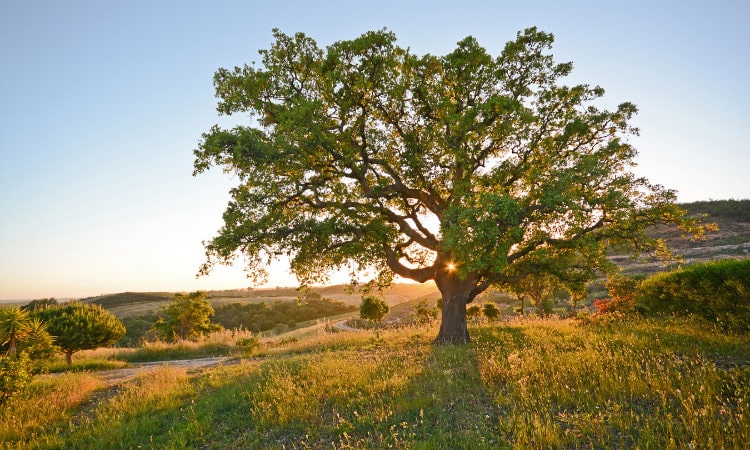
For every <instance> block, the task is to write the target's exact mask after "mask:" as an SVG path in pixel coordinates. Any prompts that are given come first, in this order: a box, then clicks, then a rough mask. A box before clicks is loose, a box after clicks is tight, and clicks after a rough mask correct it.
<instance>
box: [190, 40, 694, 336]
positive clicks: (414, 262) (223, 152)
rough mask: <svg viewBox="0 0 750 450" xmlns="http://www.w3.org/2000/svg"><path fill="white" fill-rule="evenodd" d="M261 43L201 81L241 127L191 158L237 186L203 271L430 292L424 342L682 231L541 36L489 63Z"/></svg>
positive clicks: (615, 130)
mask: <svg viewBox="0 0 750 450" xmlns="http://www.w3.org/2000/svg"><path fill="white" fill-rule="evenodd" d="M274 38H275V41H274V43H273V44H272V46H271V47H270V48H269V49H267V50H261V51H260V55H261V64H260V66H258V65H256V64H255V63H253V64H252V65H245V66H243V67H235V68H234V69H231V70H230V69H224V68H221V69H219V70H218V71H217V72H216V74H215V77H214V85H215V88H216V95H217V97H218V99H219V103H218V111H219V112H220V113H222V114H227V115H231V114H247V115H248V116H249V121H248V123H247V124H246V125H240V126H237V127H235V128H232V129H222V128H221V127H219V126H214V127H213V128H211V130H210V131H209V132H207V133H205V134H204V135H203V138H202V140H201V141H200V143H199V146H198V148H197V149H196V150H195V156H196V159H195V173H196V174H197V173H200V172H203V171H205V170H207V169H209V168H211V167H213V166H218V167H222V168H224V169H225V170H226V171H228V172H230V173H232V174H233V175H234V176H236V179H237V185H236V186H235V187H234V188H233V189H232V190H231V200H230V202H229V204H228V206H227V209H226V212H225V213H224V225H223V226H222V228H221V229H220V230H219V232H218V234H217V235H216V236H215V237H214V238H213V239H211V240H210V241H209V242H208V243H207V244H206V254H207V260H206V262H205V264H204V265H203V266H202V267H201V273H208V272H209V271H210V270H211V268H212V267H213V266H214V265H215V264H217V263H231V262H232V261H233V260H234V258H235V257H237V256H238V255H243V256H244V258H245V259H246V261H247V265H248V273H249V275H250V276H251V277H253V278H255V279H256V280H259V279H263V276H264V274H265V267H266V265H267V263H268V262H269V261H270V260H272V259H273V258H276V257H281V256H285V257H288V258H289V259H290V261H291V268H292V271H293V272H294V273H295V274H296V275H297V277H298V278H299V280H300V282H301V283H303V284H305V283H310V282H314V281H317V282H320V281H325V280H326V274H327V273H329V272H330V271H331V270H332V269H336V268H342V267H344V268H349V269H350V270H351V271H352V273H361V272H362V271H364V270H370V271H373V272H371V273H376V274H377V277H378V278H379V279H380V280H381V281H383V282H388V281H389V280H390V279H392V277H393V276H394V275H399V276H401V277H404V278H409V279H412V280H416V281H419V282H425V281H428V280H434V281H435V283H436V284H437V286H438V288H439V289H440V291H441V294H442V297H443V309H442V322H441V324H442V325H441V330H440V334H439V335H438V341H439V342H445V343H450V342H466V341H468V339H469V336H468V331H467V328H466V305H467V304H468V303H470V302H471V301H473V299H474V298H475V297H476V296H477V295H478V294H480V293H481V292H483V291H484V290H486V289H487V288H489V287H490V286H492V285H497V284H503V283H508V282H512V281H513V280H515V279H519V278H520V277H523V276H525V274H526V273H525V272H527V271H537V272H538V271H544V270H547V268H554V270H556V271H557V272H558V273H557V274H556V276H558V277H559V278H565V279H573V278H576V277H577V278H578V279H581V280H584V279H585V278H586V277H585V276H584V275H585V274H586V273H590V272H592V271H594V270H605V269H607V268H608V267H609V265H608V261H607V259H606V255H605V249H606V248H607V247H609V246H618V247H624V248H626V249H628V250H630V251H634V252H642V251H647V252H653V251H659V252H663V251H664V250H665V249H664V248H663V245H662V244H661V243H660V242H659V241H657V240H655V239H653V238H651V237H649V235H648V234H646V233H645V230H646V229H647V228H648V227H649V226H651V225H654V224H657V223H662V222H675V223H679V224H681V225H684V226H689V225H690V223H689V222H687V221H686V220H685V215H684V212H683V211H682V210H681V209H679V208H678V207H676V206H675V205H674V200H675V193H674V192H673V191H671V190H668V189H665V188H663V187H661V186H658V185H654V184H652V183H650V182H649V181H648V180H646V179H644V178H640V177H637V176H636V175H634V174H633V173H632V170H631V169H632V166H633V158H634V156H635V155H636V150H635V149H634V147H633V146H632V145H631V143H630V142H629V141H628V138H629V137H630V136H633V135H635V134H637V129H635V128H634V127H633V126H632V125H631V124H630V121H631V119H632V117H633V115H634V114H635V113H636V107H635V106H634V105H633V104H632V103H628V102H625V103H622V104H620V105H619V106H618V107H617V108H616V109H614V110H612V111H610V110H607V109H603V108H601V107H599V106H598V105H597V100H598V99H599V98H600V97H602V95H603V94H604V90H603V89H602V88H600V87H598V86H590V85H587V84H580V85H574V86H567V85H565V84H563V83H562V80H563V78H564V77H565V76H567V75H568V74H570V72H571V70H572V67H573V66H572V64H571V63H567V62H565V63H557V62H555V61H554V59H553V57H552V55H551V54H549V50H550V49H551V46H552V43H553V40H554V39H553V36H552V35H551V34H548V33H545V32H542V31H539V30H537V29H536V28H529V29H526V30H524V31H523V32H519V33H518V34H517V36H516V39H515V40H513V41H510V42H508V43H507V44H506V45H505V47H504V48H503V49H502V51H501V52H500V54H499V55H497V56H492V55H491V54H490V53H488V52H487V50H486V49H485V48H483V47H482V46H481V45H480V44H479V43H478V42H477V40H476V39H475V38H473V37H467V38H465V39H463V40H461V41H460V42H458V44H457V47H456V49H455V50H454V51H453V52H451V53H449V54H447V55H445V56H433V55H429V54H427V55H422V56H419V55H415V54H413V53H411V52H410V51H409V49H408V48H403V47H400V46H399V45H397V43H396V36H395V35H394V34H393V33H391V32H389V31H387V30H381V31H371V32H367V33H365V34H363V35H361V36H360V37H358V38H355V39H352V40H345V41H339V42H336V43H333V44H331V45H330V46H328V47H326V48H321V47H319V46H318V44H317V43H316V42H315V41H314V40H313V39H311V38H310V37H308V36H306V35H305V34H303V33H297V34H294V35H293V36H290V35H286V34H284V33H282V32H280V31H278V30H274ZM561 261H564V262H565V263H566V264H562V263H561ZM519 268H524V269H523V270H519ZM563 272H564V273H563Z"/></svg>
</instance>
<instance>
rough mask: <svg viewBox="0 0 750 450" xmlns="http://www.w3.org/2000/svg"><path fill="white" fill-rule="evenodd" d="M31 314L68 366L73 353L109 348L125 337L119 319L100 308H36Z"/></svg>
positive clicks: (73, 304) (74, 305)
mask: <svg viewBox="0 0 750 450" xmlns="http://www.w3.org/2000/svg"><path fill="white" fill-rule="evenodd" d="M32 315H33V316H34V317H38V318H40V319H41V320H42V321H43V322H44V323H46V324H47V331H48V332H49V334H50V335H52V337H53V338H54V340H55V345H57V346H58V347H60V349H61V350H62V351H63V353H64V354H65V359H66V361H67V363H68V364H69V365H70V364H72V358H73V354H74V353H76V352H78V351H81V350H92V349H95V348H99V347H106V346H108V345H112V344H114V343H115V342H117V341H118V340H119V339H120V338H121V337H123V336H124V335H125V326H124V325H123V324H122V322H121V321H120V319H118V318H117V317H116V316H115V315H114V314H112V313H111V312H109V311H107V310H106V309H104V308H102V307H101V306H100V305H92V304H88V303H81V302H71V303H64V304H59V305H52V306H48V307H46V308H42V309H37V310H35V311H34V312H33V313H32Z"/></svg>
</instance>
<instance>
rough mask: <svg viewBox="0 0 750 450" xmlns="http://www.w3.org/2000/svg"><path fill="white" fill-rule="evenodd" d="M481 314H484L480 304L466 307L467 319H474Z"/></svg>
mask: <svg viewBox="0 0 750 450" xmlns="http://www.w3.org/2000/svg"><path fill="white" fill-rule="evenodd" d="M480 314H482V308H481V307H480V306H479V305H471V306H469V307H468V308H466V318H467V319H473V318H475V317H479V315H480Z"/></svg>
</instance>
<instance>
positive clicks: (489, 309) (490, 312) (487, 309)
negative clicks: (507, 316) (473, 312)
mask: <svg viewBox="0 0 750 450" xmlns="http://www.w3.org/2000/svg"><path fill="white" fill-rule="evenodd" d="M482 313H484V317H486V318H487V320H495V319H497V318H498V317H500V310H499V309H498V307H497V306H496V305H495V304H494V303H485V304H484V307H482Z"/></svg>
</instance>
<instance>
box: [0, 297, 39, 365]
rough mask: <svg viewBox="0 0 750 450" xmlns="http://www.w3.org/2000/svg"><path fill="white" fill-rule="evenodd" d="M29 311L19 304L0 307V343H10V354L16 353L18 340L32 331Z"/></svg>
mask: <svg viewBox="0 0 750 450" xmlns="http://www.w3.org/2000/svg"><path fill="white" fill-rule="evenodd" d="M31 331H32V330H31V319H30V318H29V313H28V312H27V311H24V310H23V309H21V308H19V307H17V306H11V307H8V308H3V309H0V345H5V344H8V355H11V356H13V355H15V354H16V347H17V345H18V341H19V340H21V339H23V338H25V337H26V336H28V335H29V333H30V332H31Z"/></svg>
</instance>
